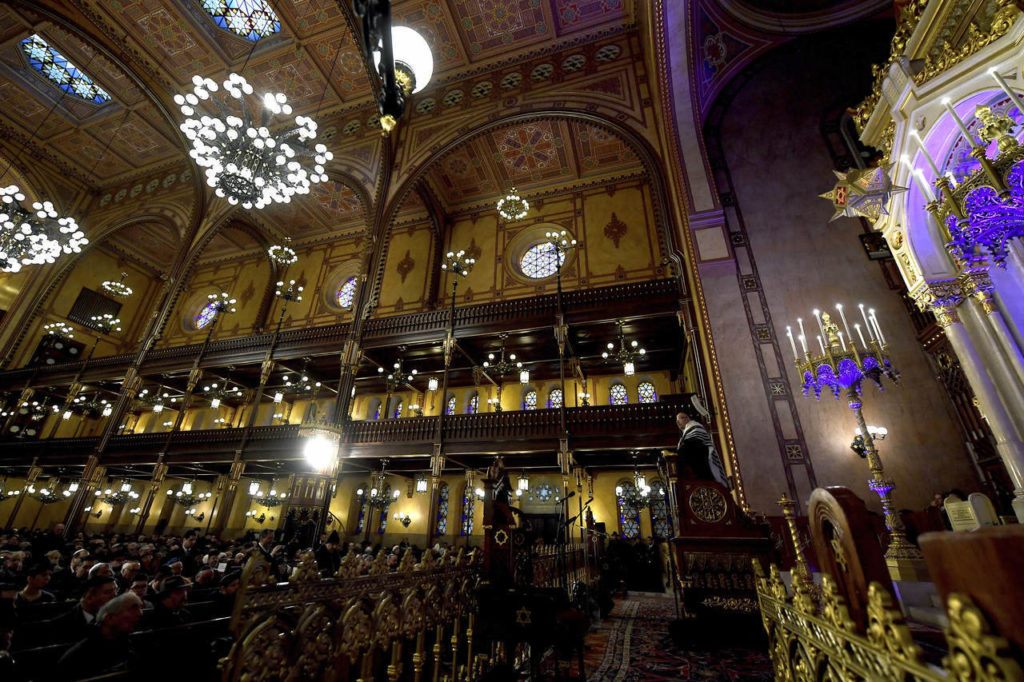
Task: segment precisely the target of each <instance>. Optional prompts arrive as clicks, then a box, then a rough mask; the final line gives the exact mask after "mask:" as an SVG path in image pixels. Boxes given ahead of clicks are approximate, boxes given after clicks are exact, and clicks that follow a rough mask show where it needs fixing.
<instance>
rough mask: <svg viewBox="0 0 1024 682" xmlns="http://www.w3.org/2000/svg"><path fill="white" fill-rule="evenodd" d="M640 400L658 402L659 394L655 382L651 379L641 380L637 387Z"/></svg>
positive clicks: (642, 401)
mask: <svg viewBox="0 0 1024 682" xmlns="http://www.w3.org/2000/svg"><path fill="white" fill-rule="evenodd" d="M636 392H637V398H638V399H639V400H638V402H641V403H656V402H658V394H657V392H656V391H655V390H654V384H652V383H651V382H649V381H641V382H640V384H639V385H638V386H637V387H636Z"/></svg>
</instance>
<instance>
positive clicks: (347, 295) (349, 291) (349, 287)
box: [335, 277, 356, 308]
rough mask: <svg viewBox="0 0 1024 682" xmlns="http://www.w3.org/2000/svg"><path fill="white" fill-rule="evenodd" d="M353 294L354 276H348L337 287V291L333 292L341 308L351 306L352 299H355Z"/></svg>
mask: <svg viewBox="0 0 1024 682" xmlns="http://www.w3.org/2000/svg"><path fill="white" fill-rule="evenodd" d="M355 295H356V278H355V277H349V278H348V280H346V281H345V283H344V284H342V285H341V286H340V287H338V292H337V293H336V294H335V300H336V301H337V302H338V305H339V306H341V307H342V308H351V307H352V301H353V300H354V299H355Z"/></svg>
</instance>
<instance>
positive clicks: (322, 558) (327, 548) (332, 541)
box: [316, 530, 341, 578]
mask: <svg viewBox="0 0 1024 682" xmlns="http://www.w3.org/2000/svg"><path fill="white" fill-rule="evenodd" d="M340 542H341V538H340V537H338V531H336V530H332V531H331V534H330V535H328V536H327V542H325V543H323V544H322V545H320V546H319V547H317V548H316V565H317V566H318V567H319V568H320V575H322V576H323V577H325V578H331V577H333V576H334V575H335V574H336V573H337V572H338V569H339V568H341V553H340V552H339V551H338V544H339V543H340Z"/></svg>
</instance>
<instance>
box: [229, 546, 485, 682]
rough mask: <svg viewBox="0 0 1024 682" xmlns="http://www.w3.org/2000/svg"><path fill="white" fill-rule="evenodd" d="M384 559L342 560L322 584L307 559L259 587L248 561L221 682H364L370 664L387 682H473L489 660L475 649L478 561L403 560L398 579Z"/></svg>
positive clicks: (473, 556)
mask: <svg viewBox="0 0 1024 682" xmlns="http://www.w3.org/2000/svg"><path fill="white" fill-rule="evenodd" d="M385 554H386V553H384V552H382V553H380V554H379V555H378V556H377V559H376V560H375V561H374V562H373V563H372V564H371V565H370V566H369V567H366V566H364V565H363V564H362V563H361V560H360V559H359V558H357V557H355V556H354V555H353V554H349V555H348V556H346V557H345V558H344V559H343V560H342V562H341V567H340V569H339V570H338V572H337V574H336V576H335V577H333V578H321V577H320V575H319V573H318V571H317V567H316V563H315V561H314V560H313V558H312V553H308V554H307V555H306V556H305V558H304V559H303V560H302V563H301V564H300V566H299V567H298V569H297V570H296V573H295V575H294V576H293V578H292V580H291V581H290V582H288V583H279V584H269V585H262V586H260V585H258V583H259V582H260V580H259V578H260V576H261V575H264V573H263V572H262V571H263V567H261V566H260V565H259V563H258V560H257V559H254V560H253V561H251V562H250V564H249V565H248V566H247V567H246V571H245V576H244V578H243V584H242V588H241V589H240V590H239V593H238V596H237V598H236V604H235V612H234V615H233V617H232V621H231V628H232V632H233V633H234V634H235V640H236V641H235V644H234V646H233V647H232V648H231V651H230V653H229V654H228V656H226V657H225V658H224V659H222V660H221V662H220V668H221V672H222V680H223V681H224V682H236V681H239V680H284V679H300V680H321V679H332V680H349V679H351V680H355V679H360V680H370V679H374V677H375V672H376V671H375V670H374V665H375V661H377V660H383V661H384V665H385V666H386V676H387V679H389V680H397V679H399V678H403V679H410V678H411V679H414V680H417V681H419V680H422V679H424V676H425V675H426V676H427V677H426V679H433V680H439V679H441V677H442V671H443V676H444V677H446V678H447V679H451V680H471V679H476V678H477V677H479V676H480V675H481V673H483V672H484V671H486V669H487V668H488V667H489V666H490V664H491V659H490V656H491V652H490V651H487V652H483V651H477V650H476V649H475V648H474V642H473V625H474V619H475V617H476V611H477V601H476V588H477V584H478V582H479V570H480V562H479V560H478V556H477V553H476V551H475V550H474V551H473V552H471V553H470V554H469V555H464V554H463V553H462V550H461V549H460V550H458V551H457V552H453V553H451V554H449V555H447V556H445V557H443V558H442V559H439V560H436V559H434V558H433V555H432V553H431V552H430V551H427V552H425V553H424V556H423V560H422V561H421V562H420V563H419V564H417V563H415V559H414V558H413V554H412V551H411V550H407V551H406V553H405V556H404V557H403V558H402V560H401V561H400V562H399V565H398V568H397V570H396V571H395V572H391V571H390V569H388V567H387V565H386V563H385V562H386V555H385ZM364 573H365V574H364ZM409 650H411V651H412V654H411V656H407V655H406V652H407V651H409ZM409 664H411V667H412V671H411V673H412V674H411V675H410V674H409V671H408V670H407V669H405V668H406V666H407V665H409Z"/></svg>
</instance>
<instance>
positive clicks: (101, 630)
mask: <svg viewBox="0 0 1024 682" xmlns="http://www.w3.org/2000/svg"><path fill="white" fill-rule="evenodd" d="M140 618H142V600H141V599H139V596H138V595H137V594H135V593H134V592H128V593H126V594H122V595H120V596H117V597H114V598H113V599H111V600H110V601H109V602H107V603H106V604H105V605H104V606H103V608H101V609H100V611H99V613H98V614H97V615H96V624H95V625H90V626H89V629H88V631H87V633H86V635H85V637H83V638H82V639H81V640H80V641H79V642H78V643H76V644H75V645H74V646H73V647H71V648H70V649H68V650H67V651H66V652H64V655H63V656H61V657H60V660H58V661H57V679H61V680H80V679H84V678H89V677H96V676H98V675H104V674H107V673H114V672H120V671H124V670H126V669H131V668H132V667H134V666H133V664H134V662H135V652H134V651H133V650H132V648H131V643H130V642H129V640H128V635H130V634H131V633H132V631H133V630H135V626H136V625H138V623H139V619H140Z"/></svg>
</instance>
